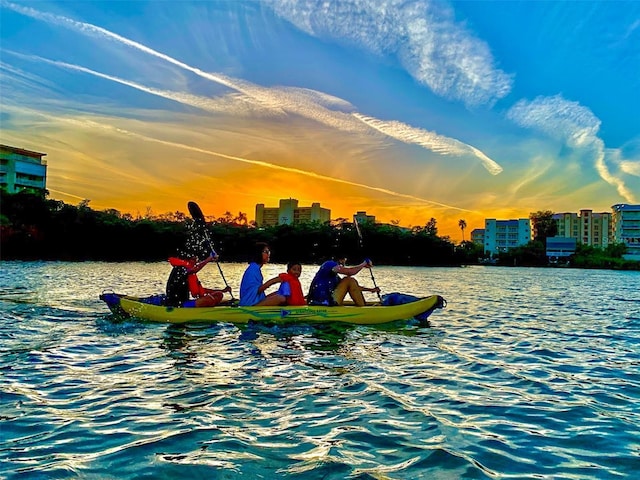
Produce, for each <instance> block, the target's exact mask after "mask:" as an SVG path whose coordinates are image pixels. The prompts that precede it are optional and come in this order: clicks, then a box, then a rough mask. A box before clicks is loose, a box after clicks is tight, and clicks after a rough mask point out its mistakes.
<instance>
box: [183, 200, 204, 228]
mask: <svg viewBox="0 0 640 480" xmlns="http://www.w3.org/2000/svg"><path fill="white" fill-rule="evenodd" d="M187 208H188V209H189V213H190V214H191V216H192V217H193V219H194V220H195V222H196V223H197V224H200V225H205V224H206V222H205V220H204V213H202V210H200V206H199V205H198V204H197V203H196V202H189V203H187Z"/></svg>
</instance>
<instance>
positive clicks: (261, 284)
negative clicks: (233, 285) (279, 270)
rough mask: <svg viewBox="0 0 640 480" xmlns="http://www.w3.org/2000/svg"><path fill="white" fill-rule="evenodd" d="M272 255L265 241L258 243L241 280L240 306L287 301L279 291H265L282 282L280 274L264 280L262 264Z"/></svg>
mask: <svg viewBox="0 0 640 480" xmlns="http://www.w3.org/2000/svg"><path fill="white" fill-rule="evenodd" d="M270 257H271V250H269V245H267V244H266V243H264V242H258V243H256V245H255V250H254V252H253V255H252V257H251V260H250V261H249V266H248V267H247V269H246V270H245V271H244V274H243V275H242V281H241V282H240V302H239V305H240V306H242V307H249V306H273V305H284V304H285V303H286V301H287V299H286V298H285V297H284V296H283V295H280V294H278V293H277V292H273V293H270V294H269V295H266V294H265V293H264V291H265V290H266V289H268V288H269V287H271V286H273V285H275V284H276V283H280V282H282V279H281V278H280V277H279V276H277V277H274V278H271V279H269V280H267V281H266V282H265V281H264V277H263V276H262V266H263V265H265V264H267V263H269V259H270Z"/></svg>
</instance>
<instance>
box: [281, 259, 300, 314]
mask: <svg viewBox="0 0 640 480" xmlns="http://www.w3.org/2000/svg"><path fill="white" fill-rule="evenodd" d="M301 273H302V265H301V264H300V263H299V262H289V263H288V264H287V272H286V273H281V274H280V275H278V277H280V280H282V283H281V284H280V288H279V289H278V294H280V295H282V296H283V297H284V298H286V304H287V305H306V304H307V301H306V300H305V298H304V294H303V293H302V285H300V274H301Z"/></svg>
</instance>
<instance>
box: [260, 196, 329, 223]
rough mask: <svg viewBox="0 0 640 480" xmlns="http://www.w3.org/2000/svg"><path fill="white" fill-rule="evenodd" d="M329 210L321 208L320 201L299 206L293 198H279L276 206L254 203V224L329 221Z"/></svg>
mask: <svg viewBox="0 0 640 480" xmlns="http://www.w3.org/2000/svg"><path fill="white" fill-rule="evenodd" d="M330 220H331V210H329V209H327V208H322V207H321V206H320V203H312V204H311V206H310V207H299V206H298V200H296V199H295V198H286V199H281V200H280V202H279V205H278V206H277V207H265V205H264V203H258V204H257V205H256V225H257V226H258V227H265V226H273V225H291V224H295V223H304V222H315V221H318V222H323V223H324V222H329V221H330Z"/></svg>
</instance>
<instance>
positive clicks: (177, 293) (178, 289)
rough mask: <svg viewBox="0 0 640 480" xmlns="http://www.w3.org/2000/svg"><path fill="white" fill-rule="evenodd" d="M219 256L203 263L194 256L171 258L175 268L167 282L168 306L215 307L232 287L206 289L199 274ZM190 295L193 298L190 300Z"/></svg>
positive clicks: (210, 257) (211, 256)
mask: <svg viewBox="0 0 640 480" xmlns="http://www.w3.org/2000/svg"><path fill="white" fill-rule="evenodd" d="M217 259H218V257H217V256H214V255H213V254H212V255H209V256H208V257H207V258H205V259H204V260H202V261H198V257H196V256H194V255H180V256H175V257H170V258H169V263H170V264H171V266H172V267H173V269H172V270H171V274H170V275H169V280H168V281H167V302H166V303H167V305H169V306H172V307H215V306H216V305H218V304H219V303H220V302H221V301H222V298H223V297H224V294H225V293H226V292H230V291H231V287H226V288H224V289H222V290H214V289H211V288H205V287H203V286H202V283H200V279H199V278H198V275H197V273H198V272H199V271H200V270H202V268H203V267H204V266H205V265H207V264H208V263H209V262H212V261H216V260H217ZM189 295H191V297H193V298H189Z"/></svg>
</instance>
